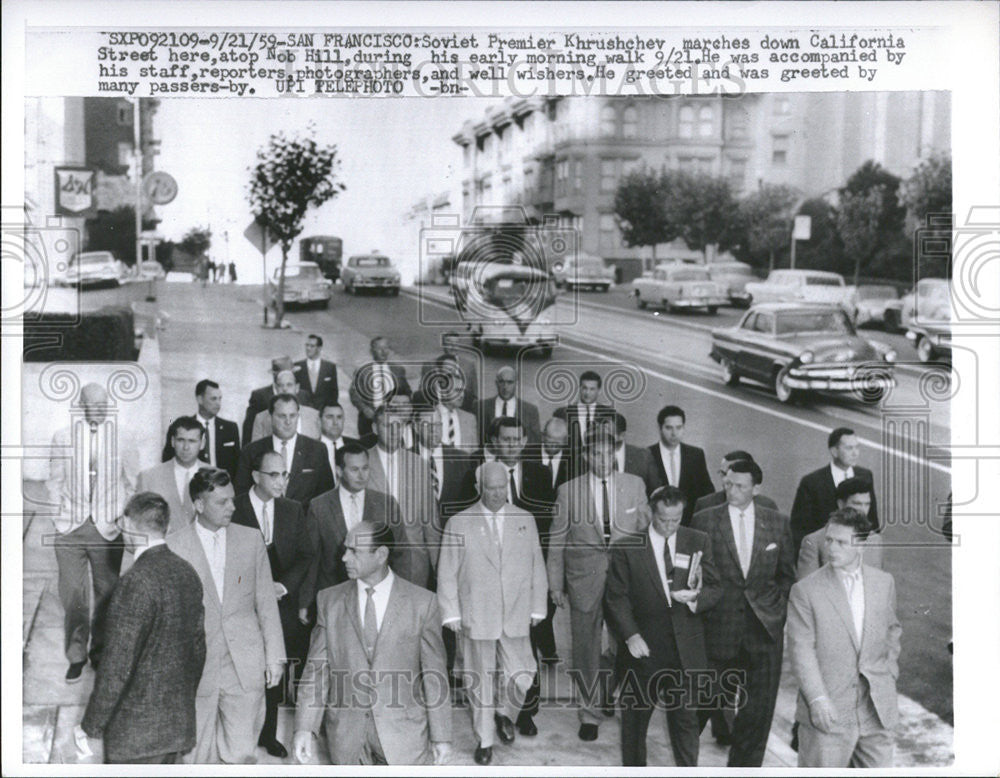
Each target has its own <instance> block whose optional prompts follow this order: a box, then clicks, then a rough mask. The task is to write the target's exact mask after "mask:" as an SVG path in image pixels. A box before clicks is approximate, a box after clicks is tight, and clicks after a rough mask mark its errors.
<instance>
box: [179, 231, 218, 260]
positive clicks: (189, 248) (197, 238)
mask: <svg viewBox="0 0 1000 778" xmlns="http://www.w3.org/2000/svg"><path fill="white" fill-rule="evenodd" d="M177 245H178V246H179V247H180V248H181V249H182V250H183V251H186V252H187V253H188V254H190V255H191V256H193V257H197V256H200V255H201V254H204V253H205V252H206V251H208V250H209V248H211V246H212V230H210V229H209V228H208V227H192V228H191V229H190V230H188V231H187V232H186V233H184V237H183V238H181V240H180V242H179V243H178V244H177Z"/></svg>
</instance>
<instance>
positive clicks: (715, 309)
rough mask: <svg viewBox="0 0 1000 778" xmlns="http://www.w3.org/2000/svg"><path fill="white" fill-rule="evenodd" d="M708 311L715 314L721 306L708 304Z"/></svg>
mask: <svg viewBox="0 0 1000 778" xmlns="http://www.w3.org/2000/svg"><path fill="white" fill-rule="evenodd" d="M708 312H709V313H710V314H712V315H715V314H716V313H718V312H719V306H718V305H710V306H708Z"/></svg>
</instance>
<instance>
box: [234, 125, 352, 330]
mask: <svg viewBox="0 0 1000 778" xmlns="http://www.w3.org/2000/svg"><path fill="white" fill-rule="evenodd" d="M339 175H340V159H339V158H338V156H337V147H336V146H335V145H320V144H319V143H318V142H317V141H316V138H315V126H314V125H312V124H310V125H309V126H308V128H307V130H306V132H305V133H303V134H300V135H293V136H288V135H285V134H284V133H283V132H278V133H275V134H273V135H271V137H270V138H269V139H268V142H267V143H266V144H265V145H264V146H263V147H262V148H260V149H259V150H258V151H257V164H256V165H254V166H253V167H252V168H250V185H249V190H248V193H247V198H248V200H249V202H250V210H251V212H252V213H253V215H254V219H255V220H256V221H257V223H258V224H259V225H260V226H261V227H263V228H264V229H266V230H267V231H268V233H269V234H270V236H272V237H273V238H275V239H276V240H277V241H278V243H279V245H280V246H281V271H280V273H279V275H278V290H277V296H276V298H275V303H274V305H275V322H274V326H275V327H280V326H281V321H282V319H283V318H284V315H285V301H284V296H285V266H286V264H287V263H288V253H289V251H291V248H292V241H294V240H295V238H296V237H298V235H299V234H300V233H301V232H302V226H303V221H304V219H305V215H306V212H307V211H308V210H309V208H319V207H320V206H322V205H323V204H324V203H326V202H328V201H330V200H332V199H333V198H335V197H336V196H337V195H338V194H340V193H341V192H343V191H344V190H345V189H346V188H347V187H346V186H345V185H344V184H343V183H342V182H341V181H340V180H339Z"/></svg>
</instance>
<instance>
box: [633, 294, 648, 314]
mask: <svg viewBox="0 0 1000 778" xmlns="http://www.w3.org/2000/svg"><path fill="white" fill-rule="evenodd" d="M635 306H636V308H638V309H639V310H640V311H641V310H643V309H644V308H645V307H646V301H645V300H643V299H642V295H640V294H639V293H638V292H636V293H635Z"/></svg>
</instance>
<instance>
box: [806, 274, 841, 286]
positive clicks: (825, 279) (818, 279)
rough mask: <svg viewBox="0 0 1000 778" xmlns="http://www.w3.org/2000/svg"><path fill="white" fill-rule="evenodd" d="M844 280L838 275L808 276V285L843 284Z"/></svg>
mask: <svg viewBox="0 0 1000 778" xmlns="http://www.w3.org/2000/svg"><path fill="white" fill-rule="evenodd" d="M843 285H844V282H843V280H841V279H840V278H837V277H836V276H806V286H843Z"/></svg>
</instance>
